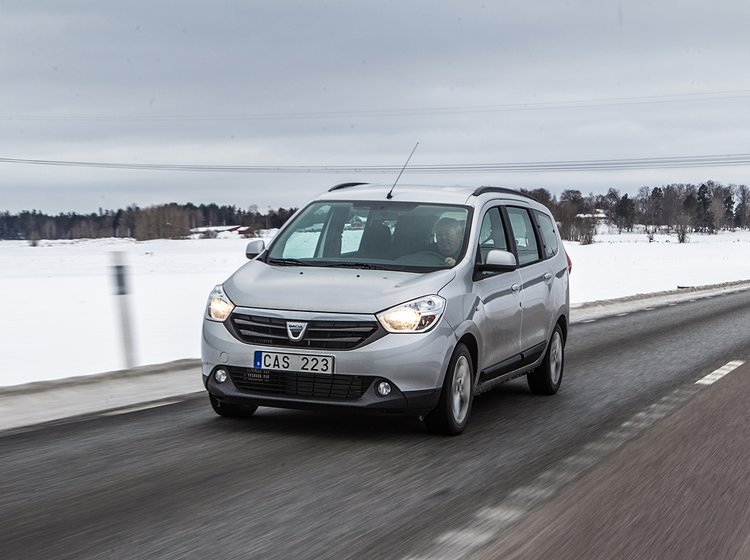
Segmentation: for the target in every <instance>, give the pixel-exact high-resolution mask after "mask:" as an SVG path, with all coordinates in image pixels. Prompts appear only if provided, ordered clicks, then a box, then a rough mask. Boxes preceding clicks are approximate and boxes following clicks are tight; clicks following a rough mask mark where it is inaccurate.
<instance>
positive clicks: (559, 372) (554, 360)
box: [526, 325, 565, 395]
mask: <svg viewBox="0 0 750 560" xmlns="http://www.w3.org/2000/svg"><path fill="white" fill-rule="evenodd" d="M564 365H565V339H564V338H563V334H562V329H561V328H560V325H555V330H553V331H552V336H551V337H550V340H549V344H548V345H547V353H546V354H545V355H544V360H542V363H541V364H540V365H539V367H538V368H536V369H535V370H534V371H530V372H529V373H527V374H526V380H527V381H528V383H529V389H531V392H532V393H534V394H535V395H554V394H555V393H557V390H558V389H559V388H560V383H562V376H563V366H564Z"/></svg>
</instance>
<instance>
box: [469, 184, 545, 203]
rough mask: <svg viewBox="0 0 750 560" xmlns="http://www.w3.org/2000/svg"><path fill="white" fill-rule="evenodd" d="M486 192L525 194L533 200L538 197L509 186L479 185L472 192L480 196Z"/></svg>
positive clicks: (524, 195)
mask: <svg viewBox="0 0 750 560" xmlns="http://www.w3.org/2000/svg"><path fill="white" fill-rule="evenodd" d="M484 193H502V194H515V195H516V196H523V197H524V198H530V199H531V200H536V198H534V197H533V196H531V195H530V194H526V193H522V192H521V191H517V190H515V189H509V188H507V187H477V188H476V189H475V190H474V192H473V193H471V194H473V195H474V196H479V195H480V194H484ZM537 202H539V201H537Z"/></svg>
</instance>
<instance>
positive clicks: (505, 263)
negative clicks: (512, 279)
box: [477, 249, 518, 272]
mask: <svg viewBox="0 0 750 560" xmlns="http://www.w3.org/2000/svg"><path fill="white" fill-rule="evenodd" d="M477 268H479V270H481V271H483V272H484V271H487V272H508V271H510V270H515V269H517V268H518V262H517V261H516V256H515V255H514V254H513V253H511V252H509V251H503V250H501V249H492V250H490V251H489V252H488V253H487V258H486V259H485V261H484V263H483V264H480V265H479V266H478V267H477Z"/></svg>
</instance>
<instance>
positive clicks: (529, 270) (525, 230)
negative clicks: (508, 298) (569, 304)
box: [505, 206, 552, 363]
mask: <svg viewBox="0 0 750 560" xmlns="http://www.w3.org/2000/svg"><path fill="white" fill-rule="evenodd" d="M505 210H506V213H507V215H508V222H509V224H510V229H511V232H512V235H513V240H514V242H515V246H516V256H517V258H518V266H519V268H518V272H519V274H520V276H521V291H520V306H521V352H522V353H523V354H524V363H530V362H533V361H534V360H536V358H538V357H539V356H540V355H541V353H542V352H543V351H544V347H545V346H546V344H547V330H548V325H549V322H550V318H549V311H548V310H549V308H550V307H551V303H550V286H551V284H552V282H551V279H552V275H551V274H550V271H549V266H548V263H547V262H545V261H544V260H543V259H542V247H541V241H540V239H539V236H538V231H537V228H536V227H535V226H534V221H533V219H532V217H531V213H530V212H531V211H530V210H529V208H524V207H520V206H506V207H505Z"/></svg>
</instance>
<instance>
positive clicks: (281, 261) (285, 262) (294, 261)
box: [266, 259, 310, 266]
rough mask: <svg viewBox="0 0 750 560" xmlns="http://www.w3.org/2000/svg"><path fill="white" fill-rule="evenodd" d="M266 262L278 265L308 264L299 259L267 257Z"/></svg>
mask: <svg viewBox="0 0 750 560" xmlns="http://www.w3.org/2000/svg"><path fill="white" fill-rule="evenodd" d="M266 262H267V263H268V264H275V265H278V266H310V263H306V262H305V261H301V260H299V259H268V260H267V261H266Z"/></svg>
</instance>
